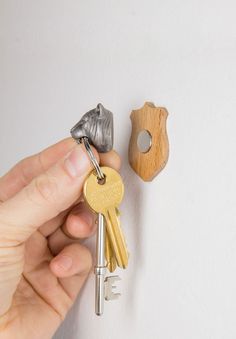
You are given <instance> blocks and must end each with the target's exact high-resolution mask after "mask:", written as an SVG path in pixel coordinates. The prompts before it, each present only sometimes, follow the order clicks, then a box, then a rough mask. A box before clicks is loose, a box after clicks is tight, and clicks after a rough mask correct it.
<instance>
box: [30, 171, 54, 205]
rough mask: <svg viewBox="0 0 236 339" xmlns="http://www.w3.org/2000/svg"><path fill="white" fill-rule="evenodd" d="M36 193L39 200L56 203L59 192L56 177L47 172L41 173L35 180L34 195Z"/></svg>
mask: <svg viewBox="0 0 236 339" xmlns="http://www.w3.org/2000/svg"><path fill="white" fill-rule="evenodd" d="M35 193H36V197H37V198H38V199H39V201H46V202H48V203H55V202H56V197H57V193H58V185H57V182H56V179H55V178H54V177H52V176H49V175H48V174H46V173H45V174H42V175H40V176H39V177H38V178H36V179H35V180H34V184H33V192H32V195H33V196H34V195H35Z"/></svg>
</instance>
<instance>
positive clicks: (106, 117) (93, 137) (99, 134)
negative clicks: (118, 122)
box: [70, 104, 113, 153]
mask: <svg viewBox="0 0 236 339" xmlns="http://www.w3.org/2000/svg"><path fill="white" fill-rule="evenodd" d="M70 132H71V136H72V137H73V138H74V139H75V140H76V141H77V142H79V143H80V141H81V139H82V138H83V137H87V138H88V141H89V143H90V144H92V145H93V146H94V147H95V148H96V149H97V151H98V152H100V153H106V152H109V151H110V150H111V149H112V148H113V114H112V113H111V112H110V111H108V110H107V109H106V108H105V107H103V105H102V104H98V105H97V107H96V108H94V109H92V110H91V111H89V112H87V113H85V114H84V115H83V116H82V118H81V119H80V121H79V122H78V123H77V124H76V125H75V126H74V127H73V128H72V129H71V131H70Z"/></svg>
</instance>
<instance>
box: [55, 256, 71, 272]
mask: <svg viewBox="0 0 236 339" xmlns="http://www.w3.org/2000/svg"><path fill="white" fill-rule="evenodd" d="M54 265H56V266H57V267H58V268H59V269H63V270H64V271H68V270H69V269H70V268H71V266H72V259H71V257H68V256H67V255H61V256H59V257H57V258H56V259H55V260H54Z"/></svg>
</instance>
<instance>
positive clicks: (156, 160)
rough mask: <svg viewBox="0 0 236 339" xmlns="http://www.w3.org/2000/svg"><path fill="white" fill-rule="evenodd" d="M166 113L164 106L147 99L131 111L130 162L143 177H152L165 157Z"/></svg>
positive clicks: (166, 153)
mask: <svg viewBox="0 0 236 339" xmlns="http://www.w3.org/2000/svg"><path fill="white" fill-rule="evenodd" d="M167 116H168V112H167V110H166V109H165V108H163V107H156V106H155V105H154V104H153V103H150V102H146V103H145V104H144V106H143V107H142V108H140V109H137V110H133V111H132V113H131V115H130V119H131V122H132V133H131V137H130V143H129V163H130V166H131V167H132V168H133V170H134V171H135V172H136V173H137V174H138V175H139V176H140V177H141V178H142V179H143V180H144V181H152V180H153V178H155V177H156V176H157V175H158V173H160V171H161V170H162V169H163V168H164V167H165V165H166V163H167V161H168V156H169V142H168V137H167V132H166V120H167Z"/></svg>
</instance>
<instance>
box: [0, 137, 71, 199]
mask: <svg viewBox="0 0 236 339" xmlns="http://www.w3.org/2000/svg"><path fill="white" fill-rule="evenodd" d="M74 146H75V142H74V140H73V139H72V138H67V139H64V140H62V141H59V142H58V143H56V144H55V145H53V146H50V147H48V148H47V149H45V150H44V151H42V152H40V153H38V154H36V155H33V156H31V157H28V158H26V159H24V160H21V161H20V162H19V163H18V164H17V165H15V166H14V167H13V168H12V169H11V170H10V171H9V172H8V173H7V174H5V175H4V176H3V177H1V178H0V200H1V201H5V200H7V199H9V198H10V197H12V196H13V195H15V194H16V193H17V192H19V191H20V190H21V189H22V188H23V187H24V186H26V185H27V184H28V183H29V182H30V181H31V180H32V179H33V178H35V177H36V176H38V175H39V174H41V173H42V172H44V171H46V170H47V169H48V168H49V167H50V166H52V165H53V164H54V163H56V162H57V161H58V160H59V159H61V158H63V157H64V156H65V155H66V154H67V153H68V152H69V151H70V150H71V149H72V148H73V147H74Z"/></svg>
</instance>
